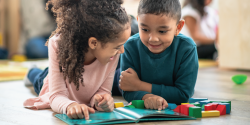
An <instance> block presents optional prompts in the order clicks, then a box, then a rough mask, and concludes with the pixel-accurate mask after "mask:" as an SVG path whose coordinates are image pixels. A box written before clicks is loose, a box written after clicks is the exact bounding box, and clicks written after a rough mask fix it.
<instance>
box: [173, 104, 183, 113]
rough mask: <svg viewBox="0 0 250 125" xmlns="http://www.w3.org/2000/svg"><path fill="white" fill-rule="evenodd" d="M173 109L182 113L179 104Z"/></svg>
mask: <svg viewBox="0 0 250 125" xmlns="http://www.w3.org/2000/svg"><path fill="white" fill-rule="evenodd" d="M173 111H174V112H179V113H181V105H178V106H177V107H176V108H175V109H174V110H173Z"/></svg>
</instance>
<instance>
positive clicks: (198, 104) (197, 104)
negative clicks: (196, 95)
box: [190, 103, 201, 107]
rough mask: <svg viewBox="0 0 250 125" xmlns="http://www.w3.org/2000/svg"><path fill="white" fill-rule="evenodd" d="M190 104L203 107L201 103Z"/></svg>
mask: <svg viewBox="0 0 250 125" xmlns="http://www.w3.org/2000/svg"><path fill="white" fill-rule="evenodd" d="M190 104H192V105H194V106H196V107H201V105H200V103H190Z"/></svg>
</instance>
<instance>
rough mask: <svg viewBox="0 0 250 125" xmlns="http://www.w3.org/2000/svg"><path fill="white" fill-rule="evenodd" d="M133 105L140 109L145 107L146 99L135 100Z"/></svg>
mask: <svg viewBox="0 0 250 125" xmlns="http://www.w3.org/2000/svg"><path fill="white" fill-rule="evenodd" d="M132 105H133V106H135V108H138V109H144V100H133V101H132Z"/></svg>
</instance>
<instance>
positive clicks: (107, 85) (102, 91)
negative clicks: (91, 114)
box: [90, 55, 120, 107]
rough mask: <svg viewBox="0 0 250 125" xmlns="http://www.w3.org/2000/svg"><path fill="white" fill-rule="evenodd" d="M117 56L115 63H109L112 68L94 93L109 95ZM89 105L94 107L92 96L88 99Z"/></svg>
mask: <svg viewBox="0 0 250 125" xmlns="http://www.w3.org/2000/svg"><path fill="white" fill-rule="evenodd" d="M119 56H120V55H117V56H116V57H115V58H116V59H115V63H114V64H111V65H112V69H111V72H110V73H109V75H108V77H107V78H106V79H105V81H104V82H103V84H102V85H101V87H100V88H99V89H98V90H97V92H96V93H95V94H100V95H102V94H110V95H111V90H112V86H113V81H114V76H115V71H116V66H117V64H118V61H119ZM90 106H91V107H94V99H93V97H92V98H91V100H90Z"/></svg>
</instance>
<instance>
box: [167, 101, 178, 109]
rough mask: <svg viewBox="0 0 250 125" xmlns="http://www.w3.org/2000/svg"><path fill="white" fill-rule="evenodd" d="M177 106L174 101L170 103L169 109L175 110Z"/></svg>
mask: <svg viewBox="0 0 250 125" xmlns="http://www.w3.org/2000/svg"><path fill="white" fill-rule="evenodd" d="M176 107H177V105H176V104H174V103H168V107H167V109H170V110H173V109H175V108H176Z"/></svg>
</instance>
